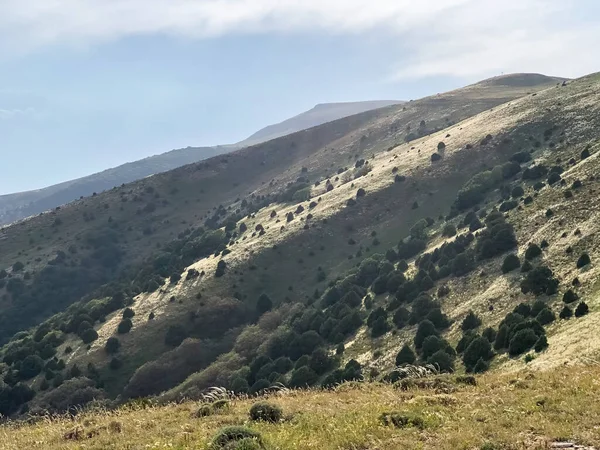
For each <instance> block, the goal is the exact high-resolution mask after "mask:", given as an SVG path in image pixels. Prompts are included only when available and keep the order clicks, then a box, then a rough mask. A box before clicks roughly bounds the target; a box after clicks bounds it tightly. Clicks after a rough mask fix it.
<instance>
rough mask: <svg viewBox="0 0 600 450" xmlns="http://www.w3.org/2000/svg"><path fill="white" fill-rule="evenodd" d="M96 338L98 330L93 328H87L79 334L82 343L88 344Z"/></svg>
mask: <svg viewBox="0 0 600 450" xmlns="http://www.w3.org/2000/svg"><path fill="white" fill-rule="evenodd" d="M96 339H98V332H97V331H96V330H94V329H93V328H88V329H87V330H85V331H84V332H83V333H82V334H81V340H82V341H83V343H84V344H90V343H92V342H94V341H95V340H96Z"/></svg>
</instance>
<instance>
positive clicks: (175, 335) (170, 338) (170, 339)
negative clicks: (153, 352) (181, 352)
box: [165, 325, 188, 347]
mask: <svg viewBox="0 0 600 450" xmlns="http://www.w3.org/2000/svg"><path fill="white" fill-rule="evenodd" d="M187 336H188V334H187V331H186V330H185V328H183V327H182V326H181V325H171V326H170V327H169V328H168V329H167V334H166V335H165V344H166V345H169V346H171V347H177V346H179V344H181V343H182V342H183V341H184V340H185V339H186V338H187Z"/></svg>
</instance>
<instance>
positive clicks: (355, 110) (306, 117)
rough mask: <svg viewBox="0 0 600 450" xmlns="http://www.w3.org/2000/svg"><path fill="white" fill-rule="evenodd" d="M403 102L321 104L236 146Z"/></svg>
mask: <svg viewBox="0 0 600 450" xmlns="http://www.w3.org/2000/svg"><path fill="white" fill-rule="evenodd" d="M402 103H404V102H400V101H394V100H377V101H365V102H344V103H322V104H319V105H316V106H315V107H314V108H312V109H310V110H308V111H306V112H303V113H302V114H298V115H297V116H294V117H292V118H290V119H287V120H284V121H283V122H280V123H277V124H274V125H269V126H268V127H265V128H263V129H261V130H258V131H257V132H256V133H254V134H253V135H252V136H250V137H248V138H247V139H245V140H243V141H242V142H238V144H237V145H239V146H241V147H247V146H249V145H254V144H258V143H260V142H265V141H270V140H271V139H276V138H278V137H282V136H286V135H288V134H292V133H296V132H298V131H302V130H306V129H308V128H312V127H316V126H318V125H322V124H324V123H327V122H333V121H334V120H337V119H341V118H342V117H348V116H353V115H354V114H360V113H362V112H366V111H370V110H373V109H378V108H385V107H386V106H392V105H398V104H402Z"/></svg>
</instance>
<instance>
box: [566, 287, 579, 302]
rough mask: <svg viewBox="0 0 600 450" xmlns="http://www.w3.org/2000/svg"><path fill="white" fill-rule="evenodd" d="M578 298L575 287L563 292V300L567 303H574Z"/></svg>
mask: <svg viewBox="0 0 600 450" xmlns="http://www.w3.org/2000/svg"><path fill="white" fill-rule="evenodd" d="M577 300H579V296H578V295H577V294H576V293H575V292H574V291H573V289H569V290H567V291H566V292H565V293H564V294H563V302H565V303H566V304H569V303H574V302H576V301H577Z"/></svg>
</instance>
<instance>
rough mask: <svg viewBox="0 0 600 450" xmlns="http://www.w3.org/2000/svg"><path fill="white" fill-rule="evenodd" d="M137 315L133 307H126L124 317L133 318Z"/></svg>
mask: <svg viewBox="0 0 600 450" xmlns="http://www.w3.org/2000/svg"><path fill="white" fill-rule="evenodd" d="M133 316H135V311H134V310H133V309H131V308H125V309H124V310H123V319H132V318H133Z"/></svg>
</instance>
